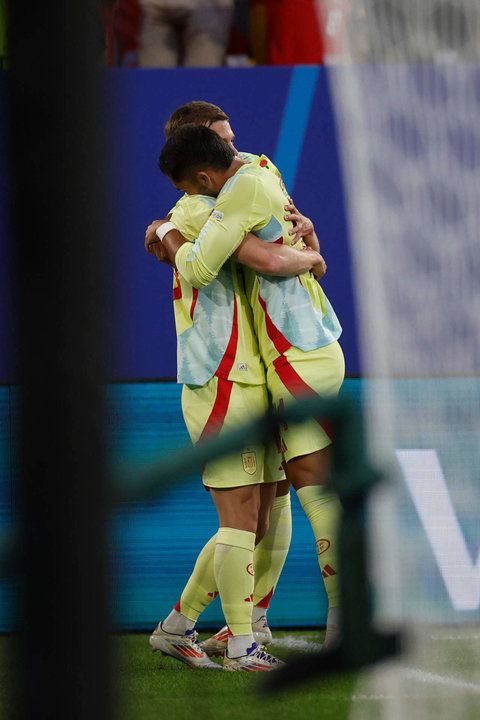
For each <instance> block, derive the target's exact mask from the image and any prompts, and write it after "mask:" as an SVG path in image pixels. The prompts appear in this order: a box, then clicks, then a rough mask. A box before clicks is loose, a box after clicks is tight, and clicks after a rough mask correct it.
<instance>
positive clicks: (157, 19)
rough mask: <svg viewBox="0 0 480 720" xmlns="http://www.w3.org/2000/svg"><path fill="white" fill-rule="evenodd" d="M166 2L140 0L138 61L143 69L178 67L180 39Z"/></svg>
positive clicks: (160, 0) (162, 0)
mask: <svg viewBox="0 0 480 720" xmlns="http://www.w3.org/2000/svg"><path fill="white" fill-rule="evenodd" d="M167 5H168V4H167V3H165V2H164V0H140V6H141V21H140V29H139V33H138V60H139V64H140V65H141V66H142V67H176V66H177V65H178V61H179V37H178V32H177V31H176V29H175V25H174V23H173V22H172V20H174V17H173V15H172V13H174V12H175V11H172V10H171V9H170V10H169V9H168V7H166V6H167Z"/></svg>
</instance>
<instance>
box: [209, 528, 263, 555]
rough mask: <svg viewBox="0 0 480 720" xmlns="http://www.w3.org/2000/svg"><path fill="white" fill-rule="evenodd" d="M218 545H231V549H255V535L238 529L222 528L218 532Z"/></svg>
mask: <svg viewBox="0 0 480 720" xmlns="http://www.w3.org/2000/svg"><path fill="white" fill-rule="evenodd" d="M217 545H230V546H231V547H238V548H243V550H251V551H252V552H253V550H254V549H255V533H253V532H249V531H248V530H239V529H238V528H229V527H221V528H219V529H218V532H217Z"/></svg>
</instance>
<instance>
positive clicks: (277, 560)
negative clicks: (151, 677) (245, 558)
mask: <svg viewBox="0 0 480 720" xmlns="http://www.w3.org/2000/svg"><path fill="white" fill-rule="evenodd" d="M291 539H292V510H291V506H290V493H288V494H287V495H281V496H280V497H276V498H275V500H274V502H273V507H272V511H271V513H270V526H269V528H268V531H267V533H266V534H265V536H264V537H263V538H262V540H260V542H259V543H258V545H257V546H256V548H255V551H254V553H253V566H254V568H255V590H254V593H253V598H254V604H255V606H259V607H262V608H265V610H266V609H267V608H268V606H269V604H270V599H271V597H272V595H273V591H274V590H275V587H276V585H277V582H278V579H279V577H280V574H281V572H282V569H283V566H284V564H285V559H286V557H287V553H288V549H289V547H290V540H291Z"/></svg>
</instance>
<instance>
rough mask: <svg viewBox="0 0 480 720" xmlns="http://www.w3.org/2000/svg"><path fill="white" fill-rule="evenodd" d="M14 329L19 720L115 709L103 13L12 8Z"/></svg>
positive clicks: (67, 7) (59, 5) (80, 4)
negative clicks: (106, 406)
mask: <svg viewBox="0 0 480 720" xmlns="http://www.w3.org/2000/svg"><path fill="white" fill-rule="evenodd" d="M9 23H10V28H9V30H10V32H9V51H10V52H9V55H10V60H9V70H8V83H9V98H8V100H9V124H10V148H11V154H10V167H11V176H12V181H13V182H12V201H13V202H12V221H13V222H12V225H13V230H14V232H13V238H12V243H13V250H12V254H13V265H14V280H15V297H14V300H15V303H14V306H15V310H16V320H17V327H18V344H17V352H18V358H17V367H18V377H17V378H15V380H16V381H17V382H18V384H19V385H20V437H19V447H20V465H19V478H20V481H19V487H18V492H17V497H18V507H19V510H20V519H21V528H22V542H21V554H20V597H19V609H20V612H19V631H20V632H19V636H20V640H21V644H20V645H21V652H20V659H19V676H18V679H19V687H18V703H17V704H18V708H17V714H16V716H17V717H21V718H49V720H56V719H57V718H59V719H60V718H62V720H64V718H66V717H68V718H69V719H70V720H75V719H77V718H78V719H80V718H81V719H82V720H83V719H85V720H86V719H87V718H88V720H92V719H95V718H102V720H105V719H107V720H108V717H109V716H110V708H109V705H110V701H109V677H108V664H109V663H108V641H107V612H106V606H107V591H106V587H107V580H106V578H107V573H106V517H107V491H106V488H107V485H106V479H105V464H104V442H103V407H102V405H103V403H102V395H103V393H102V383H103V381H104V376H103V349H102V344H103V342H104V336H105V333H104V330H105V327H104V308H105V304H106V299H107V298H106V295H107V294H106V291H105V284H104V282H103V279H102V278H103V256H104V254H105V249H104V247H103V241H104V234H103V233H102V230H101V222H100V219H101V212H100V211H101V208H100V206H99V203H100V198H102V197H103V196H104V193H102V191H101V182H102V172H101V168H102V162H101V155H100V150H101V147H100V145H101V130H102V118H101V117H100V107H101V106H100V101H99V92H98V91H99V81H100V78H99V77H98V74H99V72H100V70H99V65H100V64H101V57H102V53H103V47H102V44H103V38H102V30H101V25H100V16H99V12H98V8H97V5H96V3H95V2H94V1H93V0H91V1H89V0H68V2H58V1H55V0H54V1H53V2H48V3H39V2H35V1H32V0H24V1H23V2H18V0H12V1H11V2H10V3H9Z"/></svg>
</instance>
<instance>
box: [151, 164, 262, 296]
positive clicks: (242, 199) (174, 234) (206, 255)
mask: <svg viewBox="0 0 480 720" xmlns="http://www.w3.org/2000/svg"><path fill="white" fill-rule="evenodd" d="M234 190H235V192H233V191H232V192H227V193H224V194H220V196H219V197H218V198H217V202H216V204H215V209H214V211H213V212H212V214H211V215H210V217H209V218H208V220H207V222H206V223H205V224H204V226H203V227H202V229H201V230H200V232H199V234H198V237H197V238H196V240H195V242H194V243H193V245H192V243H189V242H187V239H186V238H184V237H183V236H182V235H181V234H180V233H179V232H178V230H176V229H170V231H169V232H167V233H166V234H165V235H164V236H163V238H162V241H163V245H164V247H165V249H166V252H167V254H168V256H169V258H170V259H171V260H173V261H174V262H175V265H176V267H177V270H178V272H179V273H180V275H182V276H183V277H184V278H185V280H187V282H189V283H190V284H191V285H193V286H194V287H196V288H199V289H200V288H202V287H205V286H206V285H208V284H209V283H211V282H212V280H214V279H215V278H216V277H217V275H218V273H219V272H220V268H221V267H222V266H223V265H224V264H225V262H226V261H227V260H228V259H229V258H230V257H231V256H232V255H233V253H234V252H235V250H236V249H237V248H238V247H239V245H240V244H241V242H242V240H243V239H244V237H245V236H246V235H247V233H248V232H249V231H250V230H251V229H252V228H254V227H255V226H256V224H257V223H258V222H260V221H261V220H262V219H263V211H261V210H260V209H259V208H258V207H257V204H256V193H257V184H256V180H255V179H254V178H253V179H250V178H245V177H242V178H238V182H236V184H235V188H234ZM159 233H160V234H162V229H159V230H157V235H158V234H159Z"/></svg>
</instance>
